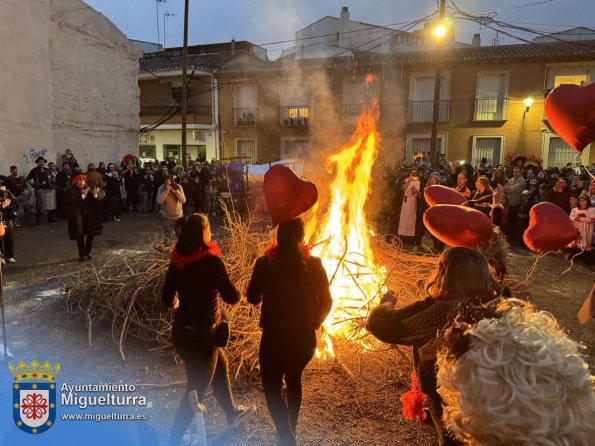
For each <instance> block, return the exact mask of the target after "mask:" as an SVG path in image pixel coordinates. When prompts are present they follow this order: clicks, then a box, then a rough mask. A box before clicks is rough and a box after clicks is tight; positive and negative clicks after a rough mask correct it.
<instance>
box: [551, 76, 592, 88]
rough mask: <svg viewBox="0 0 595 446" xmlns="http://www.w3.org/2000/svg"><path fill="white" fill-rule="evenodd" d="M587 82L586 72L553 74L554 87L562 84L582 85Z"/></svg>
mask: <svg viewBox="0 0 595 446" xmlns="http://www.w3.org/2000/svg"><path fill="white" fill-rule="evenodd" d="M586 83H587V75H586V74H571V75H559V76H554V88H556V87H557V86H559V85H562V84H572V85H583V84H586Z"/></svg>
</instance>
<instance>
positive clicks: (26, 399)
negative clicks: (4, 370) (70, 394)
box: [8, 359, 60, 434]
mask: <svg viewBox="0 0 595 446" xmlns="http://www.w3.org/2000/svg"><path fill="white" fill-rule="evenodd" d="M8 367H9V368H10V373H12V374H13V376H14V380H13V383H12V418H13V419H14V422H15V424H16V425H17V427H18V428H19V429H21V430H22V431H24V432H27V433H29V434H41V433H42V432H45V431H47V430H48V429H49V428H50V427H52V426H53V425H54V421H56V375H57V374H58V372H59V371H60V364H56V365H55V366H52V364H50V363H49V362H48V361H46V362H44V363H43V364H41V365H40V364H39V362H37V361H36V360H35V359H34V360H33V361H31V362H30V363H29V364H28V365H27V364H25V363H24V362H23V361H20V362H19V363H18V365H17V366H16V367H15V366H14V365H12V364H9V365H8Z"/></svg>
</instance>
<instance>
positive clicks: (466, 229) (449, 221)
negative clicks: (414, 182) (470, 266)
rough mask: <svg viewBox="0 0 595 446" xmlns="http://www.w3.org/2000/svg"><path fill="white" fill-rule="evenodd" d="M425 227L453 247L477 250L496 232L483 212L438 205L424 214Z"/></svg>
mask: <svg viewBox="0 0 595 446" xmlns="http://www.w3.org/2000/svg"><path fill="white" fill-rule="evenodd" d="M424 225H426V228H428V231H430V232H431V233H432V235H433V236H434V237H436V238H438V239H439V240H441V241H442V242H444V243H446V244H447V245H449V246H452V247H460V246H463V247H466V248H471V249H477V247H478V246H482V245H484V244H485V243H487V242H488V241H489V240H490V237H491V236H492V233H493V232H494V229H493V225H492V222H491V220H490V219H489V217H488V216H487V215H485V214H484V213H483V212H479V211H478V210H475V209H472V208H468V207H465V206H456V205H452V204H437V205H435V206H433V207H431V208H429V209H428V210H426V212H424Z"/></svg>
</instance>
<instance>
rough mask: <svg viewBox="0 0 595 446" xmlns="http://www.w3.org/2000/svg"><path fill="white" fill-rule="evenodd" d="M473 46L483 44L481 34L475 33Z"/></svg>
mask: <svg viewBox="0 0 595 446" xmlns="http://www.w3.org/2000/svg"><path fill="white" fill-rule="evenodd" d="M471 46H481V36H480V35H479V34H473V39H472V40H471Z"/></svg>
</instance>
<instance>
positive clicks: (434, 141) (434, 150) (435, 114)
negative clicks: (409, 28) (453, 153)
mask: <svg viewBox="0 0 595 446" xmlns="http://www.w3.org/2000/svg"><path fill="white" fill-rule="evenodd" d="M445 3H446V0H440V9H439V10H438V21H439V24H440V25H442V23H443V19H444V9H445V7H446V5H445ZM440 25H439V26H440ZM443 37H444V36H442V38H440V37H439V38H438V41H437V43H436V50H435V55H436V77H435V78H434V109H433V110H432V136H431V139H430V162H431V163H432V165H433V166H435V167H437V166H438V162H439V161H440V156H439V155H438V153H439V151H438V121H439V120H440V86H441V83H442V46H443Z"/></svg>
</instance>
